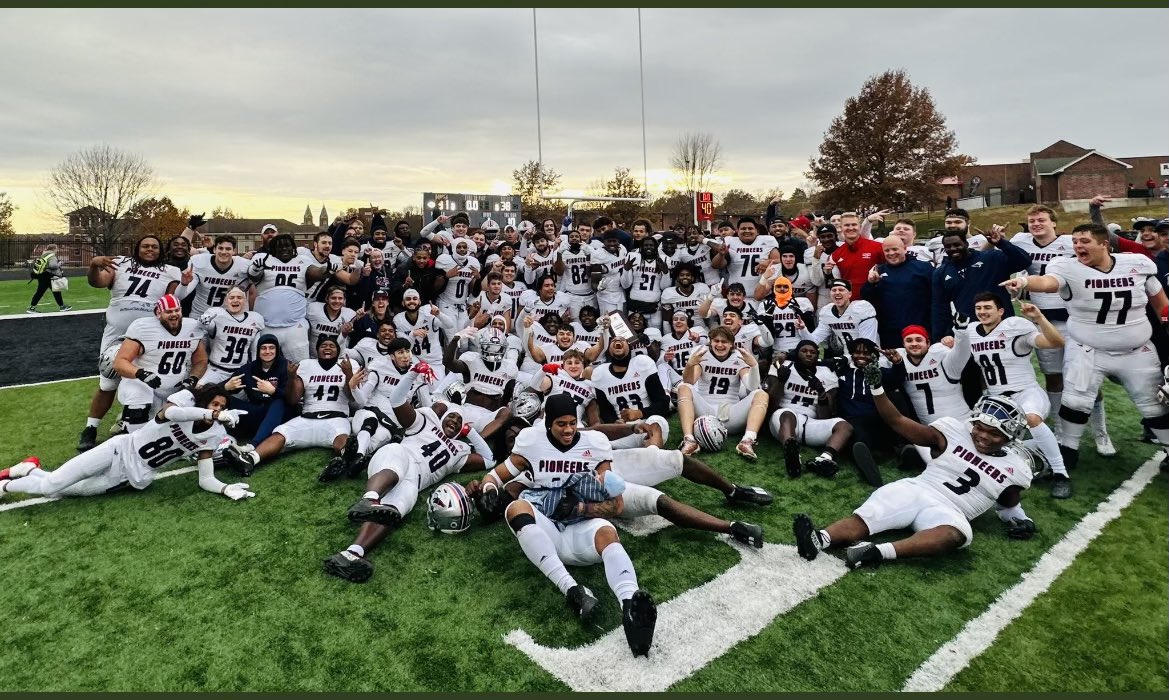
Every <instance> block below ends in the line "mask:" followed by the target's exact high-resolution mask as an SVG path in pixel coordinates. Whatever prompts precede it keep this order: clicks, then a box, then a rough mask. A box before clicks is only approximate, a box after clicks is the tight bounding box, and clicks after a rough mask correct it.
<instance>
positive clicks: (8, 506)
mask: <svg viewBox="0 0 1169 700" xmlns="http://www.w3.org/2000/svg"><path fill="white" fill-rule="evenodd" d="M198 469H199V467H183V468H182V469H171V470H170V471H168V472H159V473H157V474H155V475H154V479H155V480H156V481H157V480H158V479H165V478H167V477H168V476H178V475H179V474H190V473H191V472H193V471H197V470H198ZM59 500H61V499H60V498H29V499H27V500H24V501H17V502H16V503H5V504H4V505H0V512H3V511H6V510H16V509H17V508H28V507H29V506H38V505H40V504H42V503H52V502H53V501H59Z"/></svg>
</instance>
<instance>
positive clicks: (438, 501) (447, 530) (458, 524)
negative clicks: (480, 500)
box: [426, 481, 475, 535]
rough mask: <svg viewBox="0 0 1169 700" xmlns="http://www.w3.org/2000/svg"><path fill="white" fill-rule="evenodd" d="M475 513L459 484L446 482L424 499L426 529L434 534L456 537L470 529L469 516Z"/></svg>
mask: <svg viewBox="0 0 1169 700" xmlns="http://www.w3.org/2000/svg"><path fill="white" fill-rule="evenodd" d="M474 512H475V509H474V506H472V505H471V497H470V496H468V495H467V490H466V489H464V488H463V487H462V486H461V485H460V484H457V483H455V482H453V481H448V482H446V483H445V484H439V486H438V488H436V489H435V490H434V492H432V493H431V494H430V498H428V499H426V527H428V528H430V529H431V530H433V531H434V532H442V533H444V534H447V535H457V534H458V533H460V532H465V531H466V530H467V529H468V528H469V527H471V515H472V513H474Z"/></svg>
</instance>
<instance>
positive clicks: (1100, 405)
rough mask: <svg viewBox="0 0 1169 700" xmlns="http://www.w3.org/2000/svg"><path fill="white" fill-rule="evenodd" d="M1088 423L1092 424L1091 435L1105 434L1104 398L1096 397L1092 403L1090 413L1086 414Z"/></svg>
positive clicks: (1106, 427)
mask: <svg viewBox="0 0 1169 700" xmlns="http://www.w3.org/2000/svg"><path fill="white" fill-rule="evenodd" d="M1088 425H1090V426H1092V434H1093V435H1107V434H1108V423H1107V422H1106V418H1105V415H1104V398H1103V397H1101V396H1097V397H1096V403H1094V404H1092V413H1091V414H1089V415H1088Z"/></svg>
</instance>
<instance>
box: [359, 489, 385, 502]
mask: <svg viewBox="0 0 1169 700" xmlns="http://www.w3.org/2000/svg"><path fill="white" fill-rule="evenodd" d="M361 497H362V498H364V499H367V500H370V501H376V500H377V499H379V498H381V497H382V495H381V494H380V493H378V492H377V491H366V492H365V493H364V494H362V495H361Z"/></svg>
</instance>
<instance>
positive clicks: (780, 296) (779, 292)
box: [772, 277, 792, 306]
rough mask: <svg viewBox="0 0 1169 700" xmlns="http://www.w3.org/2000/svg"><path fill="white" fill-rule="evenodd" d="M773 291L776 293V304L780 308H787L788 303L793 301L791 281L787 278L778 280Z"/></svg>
mask: <svg viewBox="0 0 1169 700" xmlns="http://www.w3.org/2000/svg"><path fill="white" fill-rule="evenodd" d="M772 291H773V292H775V303H776V304H778V305H779V306H787V305H788V302H790V301H791V300H792V283H791V280H789V279H788V278H786V277H780V278H778V279H776V280H775V286H774V287H772Z"/></svg>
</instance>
